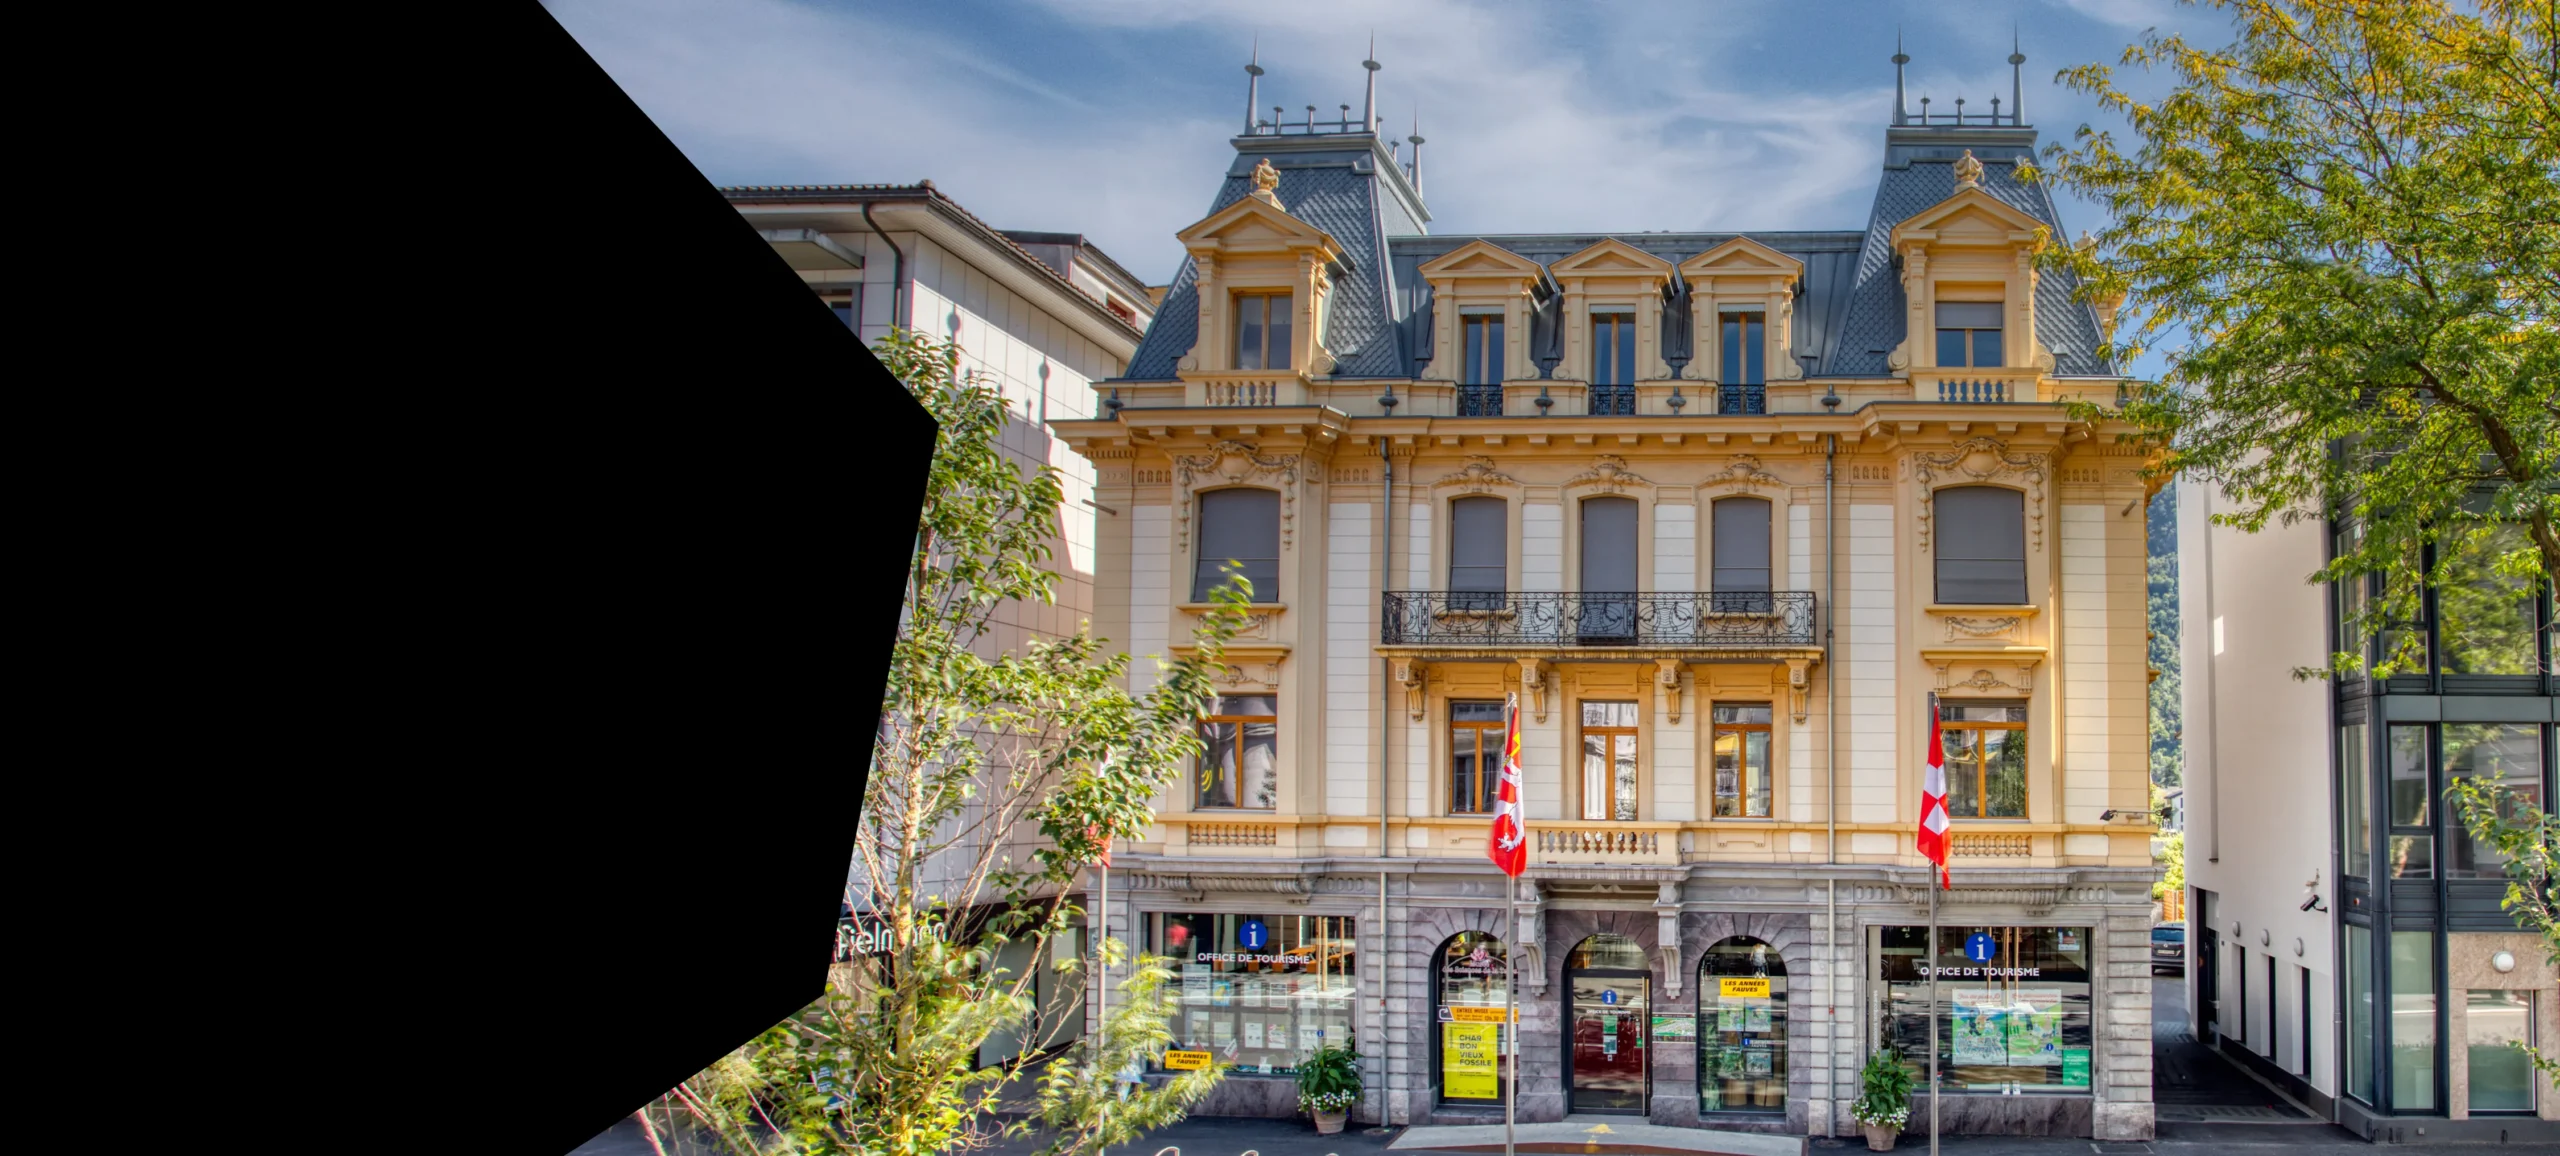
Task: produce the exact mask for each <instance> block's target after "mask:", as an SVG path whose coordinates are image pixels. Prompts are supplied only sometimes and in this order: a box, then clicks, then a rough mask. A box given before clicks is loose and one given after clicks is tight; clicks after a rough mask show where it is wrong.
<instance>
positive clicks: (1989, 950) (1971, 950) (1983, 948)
mask: <svg viewBox="0 0 2560 1156" xmlns="http://www.w3.org/2000/svg"><path fill="white" fill-rule="evenodd" d="M1997 951H1998V946H1997V945H1995V944H1994V943H1992V941H1991V933H1989V932H1987V931H1977V932H1974V933H1973V934H1971V935H1968V936H1965V937H1964V957H1965V958H1966V959H1970V960H1972V961H1974V962H1975V963H1989V962H1991V957H1992V955H1993V954H1994V953H1995V952H1997Z"/></svg>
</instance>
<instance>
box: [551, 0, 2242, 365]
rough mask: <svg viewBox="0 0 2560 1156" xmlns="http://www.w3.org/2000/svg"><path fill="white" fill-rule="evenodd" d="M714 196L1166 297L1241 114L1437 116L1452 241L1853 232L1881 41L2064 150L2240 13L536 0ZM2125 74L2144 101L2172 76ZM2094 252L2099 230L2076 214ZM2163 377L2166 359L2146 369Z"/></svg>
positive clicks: (2105, 3)
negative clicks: (908, 191) (766, 189)
mask: <svg viewBox="0 0 2560 1156" xmlns="http://www.w3.org/2000/svg"><path fill="white" fill-rule="evenodd" d="M545 7H546V8H547V9H548V10H549V11H550V12H551V13H552V15H553V16H554V17H555V18H557V19H558V20H559V21H560V22H561V24H562V25H563V26H564V27H566V28H567V29H568V30H569V32H570V34H571V35H572V36H574V37H576V38H577V40H578V42H579V43H580V44H581V45H582V46H584V47H585V48H586V50H587V52H588V53H589V54H590V55H592V56H594V57H595V59H596V61H597V63H599V64H601V65H602V66H603V67H604V69H605V71H606V72H607V73H608V74H610V75H611V76H612V77H613V78H614V80H615V81H616V82H617V83H619V84H620V85H621V86H622V89H623V91H624V92H626V93H628V94H629V95H630V96H631V98H632V99H633V100H634V101H635V102H637V103H638V104H639V105H640V107H641V108H642V109H643V110H644V111H646V112H647V113H648V114H649V116H650V118H651V119H652V120H654V121H655V122H656V123H657V125H658V127H659V128H660V130H662V131H664V132H665V133H666V134H667V136H668V137H669V138H670V139H672V140H673V141H674V142H675V143H676V145H677V146H678V147H679V148H681V149H683V150H684V152H685V154H686V155H687V156H688V157H690V158H691V159H692V160H693V162H694V164H695V165H696V166H697V167H699V168H700V169H701V170H702V171H703V173H704V174H705V175H706V176H708V177H710V178H711V180H712V181H713V182H714V183H716V184H723V185H732V184H825V183H898V184H906V183H912V182H914V181H916V180H918V179H922V178H930V179H932V181H933V182H934V184H935V185H936V186H937V187H938V188H940V189H941V190H942V191H943V192H944V193H946V194H948V195H949V196H951V197H952V198H953V199H955V200H957V201H959V202H960V203H961V204H962V205H964V206H966V207H967V208H968V209H969V210H970V211H971V212H973V213H975V214H977V215H978V216H979V217H981V218H983V219H985V220H987V221H988V222H990V223H992V224H995V225H996V226H998V227H1000V228H1012V229H1038V230H1050V231H1057V232H1073V233H1082V234H1084V235H1086V236H1087V237H1088V238H1090V239H1092V241H1093V242H1094V243H1095V244H1097V245H1099V246H1100V247H1101V248H1102V249H1103V250H1104V251H1105V252H1107V253H1109V254H1111V256H1112V257H1113V258H1114V259H1115V260H1118V261H1119V262H1120V263H1121V264H1123V265H1125V266H1127V267H1128V268H1129V270H1130V271H1131V272H1133V273H1135V274H1136V275H1138V276H1139V277H1140V278H1142V279H1145V280H1146V281H1148V282H1150V283H1153V284H1162V283H1164V282H1165V281H1167V280H1170V279H1171V277H1172V276H1173V273H1174V270H1175V268H1176V266H1177V265H1178V263H1179V262H1180V260H1181V253H1180V249H1179V247H1178V246H1177V244H1176V243H1175V242H1174V239H1173V234H1174V231H1175V230H1176V229H1179V228H1181V227H1183V226H1184V225H1187V224H1189V223H1191V222H1192V221H1193V220H1196V219H1198V218H1199V217H1200V216H1201V215H1202V214H1203V213H1204V212H1205V211H1206V210H1207V208H1208V205H1209V200H1210V198H1211V196H1212V195H1213V194H1214V193H1215V192H1216V191H1217V187H1218V181H1219V179H1220V176H1221V174H1222V173H1223V172H1224V170H1225V168H1226V165H1227V164H1228V162H1229V161H1230V160H1231V159H1232V158H1233V156H1234V151H1233V148H1232V146H1231V145H1229V144H1228V143H1227V142H1228V140H1229V138H1231V137H1232V136H1234V135H1235V134H1236V133H1237V131H1238V130H1239V129H1240V128H1241V127H1242V123H1243V120H1244V101H1245V74H1244V63H1245V59H1246V54H1247V52H1248V50H1249V48H1250V47H1251V46H1252V45H1253V44H1254V42H1255V40H1256V38H1257V37H1258V38H1259V42H1260V51H1261V61H1262V65H1263V67H1264V68H1265V69H1266V70H1267V74H1266V75H1265V76H1264V77H1263V78H1262V93H1261V96H1262V99H1261V102H1260V103H1261V105H1262V114H1263V115H1265V116H1268V115H1269V109H1270V107H1271V106H1272V105H1275V104H1276V105H1283V106H1286V107H1288V108H1289V110H1290V112H1291V114H1292V115H1294V116H1303V115H1305V106H1307V105H1309V104H1314V105H1317V106H1318V108H1319V112H1318V118H1319V119H1324V118H1327V117H1331V116H1333V115H1336V113H1337V107H1338V106H1339V105H1341V104H1344V103H1349V104H1350V105H1351V106H1352V113H1353V115H1355V116H1356V115H1358V113H1359V109H1360V103H1361V99H1362V91H1363V88H1362V86H1363V83H1364V73H1363V72H1362V70H1361V68H1360V60H1361V58H1362V56H1363V55H1365V54H1366V50H1367V45H1368V38H1369V36H1370V35H1371V33H1372V31H1373V30H1374V32H1375V35H1376V36H1377V44H1378V47H1377V58H1378V60H1379V62H1380V63H1381V64H1383V65H1384V66H1385V68H1384V71H1382V72H1381V73H1380V74H1379V78H1378V103H1379V107H1380V110H1381V115H1382V117H1383V119H1384V120H1385V121H1386V122H1387V124H1388V125H1389V126H1391V127H1393V128H1394V129H1395V130H1396V134H1395V135H1397V136H1398V137H1402V136H1403V135H1405V134H1406V133H1407V132H1409V131H1411V125H1412V120H1413V117H1414V115H1415V113H1416V112H1417V110H1418V111H1419V113H1420V115H1421V118H1422V133H1423V135H1424V136H1425V137H1426V138H1428V143H1427V144H1426V145H1425V146H1424V148H1423V154H1422V164H1423V183H1424V193H1425V200H1426V201H1427V202H1428V203H1429V205H1430V207H1431V212H1432V215H1433V221H1432V224H1431V229H1432V231H1433V232H1436V233H1474V232H1490V233H1532V232H1583V231H1589V232H1602V231H1610V232H1637V231H1643V230H1711V229H1713V230H1721V229H1835V228H1836V229H1856V228H1861V227H1863V226H1864V224H1865V221H1866V213H1867V208H1868V204H1869V202H1870V201H1871V200H1872V199H1873V197H1874V192H1875V175H1876V172H1877V167H1878V165H1879V164H1880V163H1881V162H1882V158H1883V138H1884V126H1885V124H1886V121H1887V117H1888V116H1889V114H1890V112H1891V108H1892V100H1893V65H1892V63H1891V59H1890V58H1891V57H1892V55H1893V51H1894V37H1895V34H1896V32H1897V30H1899V32H1900V34H1901V36H1902V40H1903V44H1904V50H1905V51H1907V52H1908V53H1910V55H1911V58H1912V60H1911V64H1910V65H1909V72H1908V82H1909V85H1910V88H1911V100H1912V103H1913V107H1914V108H1915V109H1916V108H1917V107H1918V101H1919V98H1920V97H1921V96H1922V95H1924V94H1925V95H1928V96H1930V97H1933V98H1934V99H1935V101H1936V103H1935V104H1933V105H1932V108H1933V109H1936V110H1938V111H1945V110H1947V109H1948V108H1949V107H1951V105H1952V103H1953V101H1954V98H1956V97H1958V96H1962V97H1964V98H1965V99H1966V102H1967V103H1966V110H1967V111H1968V112H1975V111H1984V110H1987V109H1988V107H1989V102H1990V98H1992V97H1993V96H1998V97H1999V98H2000V99H2001V100H2002V102H2003V103H2004V106H2005V104H2006V102H2007V101H2008V99H2009V93H2010V68H2009V65H2008V63H2007V57H2008V55H2009V49H2010V36H2011V29H2012V27H2013V26H2014V27H2015V28H2016V30H2017V35H2018V37H2019V40H2020V43H2021V46H2022V48H2023V50H2024V52H2025V53H2026V56H2027V64H2026V68H2025V75H2026V104H2027V119H2028V122H2029V123H2030V124H2033V125H2035V126H2036V127H2037V128H2038V129H2039V130H2040V134H2039V135H2040V137H2041V138H2042V139H2043V140H2045V141H2048V142H2050V141H2054V140H2063V139H2068V138H2069V135H2070V133H2071V132H2072V131H2073V130H2074V129H2076V128H2077V127H2078V126H2080V125H2082V124H2084V123H2085V124H2094V125H2096V126H2097V127H2101V128H2107V127H2120V126H2116V125H2114V124H2113V123H2112V122H2111V121H2110V120H2109V119H2108V118H2103V117H2101V116H2100V115H2099V112H2098V109H2097V107H2096V105H2095V103H2094V102H2093V101H2091V100H2089V99H2087V98H2085V97H2082V96H2079V95H2077V94H2074V93H2071V92H2069V91H2067V90H2065V89H2063V88H2061V87H2060V86H2058V85H2056V84H2055V83H2053V76H2054V74H2055V73H2056V72H2057V71H2059V70H2061V69H2063V68H2065V67H2069V66H2072V65H2077V64H2083V63H2091V62H2102V63H2107V64H2114V63H2115V62H2116V61H2117V60H2118V58H2119V57H2120V56H2121V55H2122V53H2123V51H2124V48H2125V46H2126V45H2128V44H2130V43H2133V42H2134V41H2135V40H2137V39H2139V38H2140V36H2141V35H2142V33H2143V31H2144V30H2145V29H2147V28H2153V27H2157V28H2159V29H2161V30H2162V31H2164V32H2166V31H2174V32H2178V33H2181V34H2184V35H2187V36H2189V37H2190V38H2193V39H2197V40H2201V41H2205V42H2209V43H2214V44H2220V43H2223V42H2226V41H2227V40H2228V39H2229V36H2228V29H2229V24H2228V22H2227V20H2226V18H2225V17H2224V16H2223V15H2222V14H2221V13H2218V12H2215V11H2213V10H2211V9H2209V8H2204V9H2199V8H2195V7H2190V6H2186V5H2183V4H2179V3H2175V2H2173V0H2003V2H1982V3H1953V2H1940V3H1901V2H1894V0H1869V2H1865V3H1858V2H1853V0H1780V2H1776V3H1767V2H1761V3H1742V2H1739V0H1692V2H1687V3H1672V2H1638V3H1608V4H1597V3H1591V4H1564V3H1543V4H1542V3H1527V2H1469V0H1412V2H1406V3H1393V4H1387V3H1358V2H1353V0H1288V2H1279V3H1274V2H1270V0H1265V2H1263V3H1255V4H1246V3H1228V2H1222V0H943V2H930V3H916V2H912V0H908V2H891V0H546V2H545ZM2119 73H2120V75H2122V76H2123V77H2124V79H2125V80H2126V81H2127V82H2128V83H2130V84H2131V85H2133V86H2134V88H2135V91H2136V92H2137V93H2141V94H2149V93H2156V92H2159V91H2164V90H2165V87H2166V85H2165V83H2164V82H2163V81H2162V80H2161V79H2160V78H2158V77H2153V76H2144V75H2142V74H2139V73H2133V74H2129V75H2127V74H2125V73H2124V70H2121V69H2120V70H2119ZM2062 211H2063V224H2064V226H2065V228H2066V229H2067V230H2068V231H2069V232H2070V233H2072V234H2074V235H2076V234H2077V233H2078V232H2080V231H2081V230H2083V229H2090V228H2094V227H2096V226H2097V224H2098V223H2099V219H2098V216H2097V212H2096V210H2095V209H2094V208H2092V207H2091V206H2088V205H2085V204H2078V203H2074V202H2070V201H2068V200H2066V202H2065V203H2064V205H2063V209H2062ZM2133 368H2134V369H2135V371H2136V372H2138V373H2142V374H2143V375H2145V376H2150V375H2153V374H2156V373H2157V372H2158V368H2159V366H2158V358H2157V355H2156V354H2155V355H2151V356H2146V357H2145V358H2143V359H2142V361H2141V362H2140V363H2138V364H2137V365H2135V366H2134V367H2133Z"/></svg>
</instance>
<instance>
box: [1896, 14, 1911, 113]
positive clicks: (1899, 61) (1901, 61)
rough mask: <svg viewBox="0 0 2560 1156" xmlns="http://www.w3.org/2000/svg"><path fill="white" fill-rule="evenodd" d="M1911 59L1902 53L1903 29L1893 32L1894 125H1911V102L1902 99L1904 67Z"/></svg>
mask: <svg viewBox="0 0 2560 1156" xmlns="http://www.w3.org/2000/svg"><path fill="white" fill-rule="evenodd" d="M1909 63H1911V58H1910V57H1909V56H1906V55H1904V54H1903V51H1902V29H1900V28H1895V29H1894V30H1893V123H1895V124H1909V123H1911V102H1909V101H1907V100H1904V99H1903V97H1902V66H1903V65H1906V64H1909Z"/></svg>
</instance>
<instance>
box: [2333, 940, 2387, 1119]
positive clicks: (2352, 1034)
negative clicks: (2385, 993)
mask: <svg viewBox="0 0 2560 1156" xmlns="http://www.w3.org/2000/svg"><path fill="white" fill-rule="evenodd" d="M2342 966H2344V967H2345V968H2346V973H2347V1034H2346V1035H2344V1036H2341V1037H2339V1039H2338V1046H2339V1047H2341V1048H2344V1049H2346V1053H2347V1094H2348V1095H2350V1096H2353V1097H2355V1098H2357V1099H2359V1100H2362V1101H2364V1102H2365V1103H2367V1104H2371V1105H2375V1106H2377V1107H2378V1106H2380V1105H2381V1103H2382V1102H2381V1101H2380V1100H2377V1099H2375V1098H2374V1095H2373V929H2372V928H2369V927H2358V926H2356V925H2355V924H2352V923H2350V924H2348V925H2347V951H2346V958H2345V960H2344V961H2343V965H2342Z"/></svg>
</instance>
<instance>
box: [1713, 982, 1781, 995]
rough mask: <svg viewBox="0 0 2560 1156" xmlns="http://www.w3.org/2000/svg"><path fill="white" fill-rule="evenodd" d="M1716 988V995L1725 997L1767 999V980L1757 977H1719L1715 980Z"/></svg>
mask: <svg viewBox="0 0 2560 1156" xmlns="http://www.w3.org/2000/svg"><path fill="white" fill-rule="evenodd" d="M1716 990H1717V994H1718V995H1722V996H1725V997H1727V998H1743V997H1750V998H1757V999H1767V998H1769V981H1768V980H1766V979H1758V978H1753V979H1721V980H1717V981H1716Z"/></svg>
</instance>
